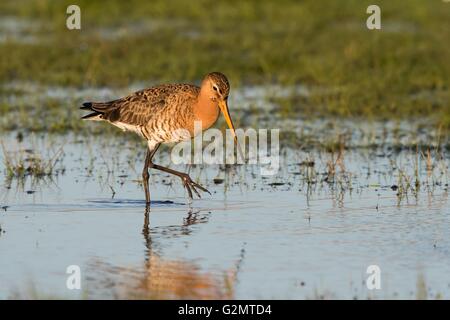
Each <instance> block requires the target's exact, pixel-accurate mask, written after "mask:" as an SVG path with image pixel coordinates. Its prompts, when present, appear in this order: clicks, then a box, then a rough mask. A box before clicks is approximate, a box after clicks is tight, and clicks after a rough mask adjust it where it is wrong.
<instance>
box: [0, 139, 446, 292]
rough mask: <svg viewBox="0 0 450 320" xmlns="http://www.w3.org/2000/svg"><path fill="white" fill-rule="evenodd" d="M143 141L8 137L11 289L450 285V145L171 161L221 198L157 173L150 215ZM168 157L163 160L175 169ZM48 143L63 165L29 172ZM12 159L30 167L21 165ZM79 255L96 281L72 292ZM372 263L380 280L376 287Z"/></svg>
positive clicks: (0, 262) (5, 272)
mask: <svg viewBox="0 0 450 320" xmlns="http://www.w3.org/2000/svg"><path fill="white" fill-rule="evenodd" d="M129 138H130V137H129V136H128V135H124V137H123V138H114V139H108V138H106V137H103V136H98V137H91V138H86V137H83V138H80V137H77V136H74V135H66V136H51V135H42V136H39V135H37V136H34V137H29V139H26V140H24V141H22V142H18V140H17V135H15V134H8V135H5V137H3V139H2V144H3V149H4V153H3V156H2V157H3V158H2V160H3V161H2V162H1V164H0V166H1V171H2V172H4V174H3V176H2V186H1V193H0V194H1V197H0V205H1V206H2V210H1V212H0V226H1V229H2V231H1V233H0V252H1V259H0V282H1V283H2V290H1V292H0V296H1V298H10V297H30V298H36V297H61V298H157V299H158V298H159V299H160V298H238V299H239V298H256V299H259V298H265V299H270V298H287V299H303V298H344V299H353V298H358V299H367V298H408V299H415V298H425V297H427V298H431V299H435V298H448V297H449V295H450V278H448V274H450V240H449V239H450V234H449V233H450V231H449V230H450V209H449V204H448V180H449V177H448V165H449V158H448V155H446V153H445V150H441V151H433V152H428V151H424V152H422V151H418V150H417V149H412V148H404V149H401V148H392V147H389V148H385V149H380V148H349V147H347V148H341V149H339V150H337V151H328V152H327V151H323V150H322V151H321V150H319V149H309V150H301V149H295V148H291V147H285V148H282V150H281V159H282V160H281V163H280V165H281V168H280V170H279V171H278V173H277V174H276V175H273V176H262V175H261V174H260V167H259V166H258V165H239V166H227V167H225V166H221V165H197V166H181V165H179V166H172V167H174V168H176V169H179V170H183V171H186V172H187V171H189V172H190V174H191V177H192V178H193V179H194V180H195V181H198V182H199V183H201V184H203V185H204V186H205V187H207V188H208V189H209V190H210V191H211V193H212V195H211V196H210V195H208V194H205V195H204V196H203V198H202V199H196V200H194V201H193V202H192V203H189V201H188V200H187V194H186V193H185V191H184V190H183V188H182V187H181V183H180V181H178V178H176V177H175V178H174V177H170V176H167V175H166V174H161V173H159V172H152V173H151V179H150V190H151V196H152V200H153V202H152V205H151V209H150V210H149V211H147V210H146V208H145V204H144V201H143V191H142V186H141V183H140V179H141V177H140V172H141V168H142V163H143V157H144V150H145V149H144V148H143V145H142V144H141V143H140V142H137V141H135V140H133V139H129ZM61 150H62V151H61ZM117 150H120V152H118V151H117ZM169 152H170V149H169V148H166V149H163V150H162V152H161V154H158V157H157V159H156V162H157V163H158V162H159V163H161V164H164V165H168V164H169V163H170V159H169ZM36 153H38V154H40V155H41V157H42V158H43V159H48V161H51V162H52V164H51V170H49V169H48V168H49V167H46V168H47V169H45V165H43V167H44V169H43V170H42V173H41V175H37V174H32V173H31V172H28V171H29V170H31V169H30V167H27V163H30V162H31V161H33V160H32V159H34V157H33V155H35V154H36ZM5 157H6V158H9V159H10V163H11V162H14V161H16V162H19V161H23V162H24V163H25V165H24V170H25V173H24V174H23V175H20V173H17V172H15V173H14V172H13V173H11V174H10V175H8V168H7V165H6V164H5V163H6V162H5ZM42 162H43V163H44V164H45V163H47V162H46V161H45V160H42ZM27 170H28V171H27ZM45 170H47V171H45ZM27 172H28V173H27ZM69 265H78V266H79V267H80V269H81V276H82V289H81V290H68V289H67V287H66V280H67V277H68V276H69V275H68V274H66V269H67V267H68V266H69ZM369 265H377V266H379V267H380V269H381V289H380V290H368V289H367V286H366V283H365V281H366V279H367V277H368V276H369V275H368V274H366V270H367V267H368V266H369Z"/></svg>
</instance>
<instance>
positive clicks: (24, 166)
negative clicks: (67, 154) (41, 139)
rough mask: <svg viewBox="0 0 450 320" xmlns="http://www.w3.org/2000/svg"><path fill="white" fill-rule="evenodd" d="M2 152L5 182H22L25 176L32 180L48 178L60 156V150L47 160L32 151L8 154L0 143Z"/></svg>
mask: <svg viewBox="0 0 450 320" xmlns="http://www.w3.org/2000/svg"><path fill="white" fill-rule="evenodd" d="M0 144H1V147H2V151H3V162H4V167H5V176H6V181H11V180H13V179H15V178H16V179H19V180H23V179H25V178H26V177H27V176H31V177H34V178H44V177H49V176H51V175H52V174H53V173H54V168H55V165H56V163H57V161H58V160H59V159H60V157H61V156H62V153H63V151H62V148H60V149H59V150H58V151H57V152H55V153H54V154H53V155H52V156H49V157H48V158H46V157H44V156H42V155H40V154H38V153H36V152H34V151H33V150H20V151H18V152H10V151H7V150H6V147H5V145H4V144H3V142H1V143H0Z"/></svg>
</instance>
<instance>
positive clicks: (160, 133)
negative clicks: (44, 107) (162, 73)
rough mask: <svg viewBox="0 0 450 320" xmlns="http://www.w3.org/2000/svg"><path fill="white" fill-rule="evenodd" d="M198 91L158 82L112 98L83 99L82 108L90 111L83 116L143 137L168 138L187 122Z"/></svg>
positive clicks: (188, 86)
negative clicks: (105, 100) (111, 99)
mask: <svg viewBox="0 0 450 320" xmlns="http://www.w3.org/2000/svg"><path fill="white" fill-rule="evenodd" d="M199 92H200V88H199V87H197V86H194V85H190V84H165V85H159V86H156V87H151V88H148V89H143V90H140V91H137V92H134V93H132V94H130V95H128V96H126V97H123V98H120V99H117V100H113V101H108V102H86V103H84V104H83V107H82V109H87V110H91V111H93V113H91V114H89V115H87V116H85V117H83V119H87V120H97V121H98V120H105V121H108V122H110V123H112V124H113V125H116V126H117V127H119V128H121V129H123V130H128V131H135V132H137V133H138V134H140V135H141V136H143V137H144V138H146V139H147V140H150V139H152V140H161V141H164V140H170V136H169V133H170V132H171V131H174V130H177V129H184V128H185V127H186V126H187V125H188V123H190V122H191V120H192V117H193V109H192V108H193V105H194V104H195V103H196V100H197V96H198V94H199Z"/></svg>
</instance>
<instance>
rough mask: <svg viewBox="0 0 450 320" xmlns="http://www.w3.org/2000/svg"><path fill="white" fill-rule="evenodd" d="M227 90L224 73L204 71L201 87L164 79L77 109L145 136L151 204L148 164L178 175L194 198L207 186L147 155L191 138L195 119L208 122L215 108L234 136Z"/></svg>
mask: <svg viewBox="0 0 450 320" xmlns="http://www.w3.org/2000/svg"><path fill="white" fill-rule="evenodd" d="M229 92H230V85H229V83H228V80H227V78H226V77H225V75H223V74H222V73H219V72H212V73H209V74H208V75H206V76H205V78H204V79H203V81H202V83H201V86H200V87H197V86H195V85H191V84H163V85H159V86H156V87H152V88H148V89H144V90H141V91H137V92H135V93H132V94H130V95H129V96H126V97H124V98H121V99H117V100H113V101H109V102H85V103H83V106H82V107H81V109H84V110H90V111H93V112H92V113H90V114H88V115H86V116H84V117H82V119H85V120H94V121H106V122H109V123H111V124H112V125H114V126H116V127H119V128H120V129H122V130H124V131H132V132H135V133H137V134H138V135H139V136H140V137H142V138H144V139H145V140H146V141H147V145H148V149H147V154H146V157H145V164H144V170H143V172H142V179H143V184H144V191H145V200H146V203H147V205H148V204H150V192H149V188H148V180H149V172H148V170H149V168H152V169H157V170H161V171H164V172H167V173H170V174H174V175H176V176H178V177H180V178H181V180H182V183H183V185H184V187H185V188H186V190H187V192H188V195H189V198H190V199H192V190H193V191H194V192H195V194H196V195H197V196H198V197H200V194H199V192H198V191H197V189H200V190H202V191H205V192H208V193H209V191H208V190H206V189H205V188H204V187H202V186H201V185H199V184H198V183H196V182H194V181H192V179H191V178H190V177H189V175H188V174H186V173H183V172H179V171H175V170H172V169H170V168H166V167H163V166H160V165H157V164H155V163H153V162H152V158H153V156H154V155H155V153H156V151H157V150H158V147H159V146H160V145H161V143H171V142H180V141H183V140H188V139H191V138H193V137H194V134H197V132H195V133H194V123H195V122H196V121H200V123H201V128H202V131H203V130H206V129H208V128H209V127H211V126H212V125H213V124H214V123H215V122H216V120H217V118H218V116H219V110H220V111H222V113H223V115H224V117H225V121H226V123H227V125H228V127H229V128H230V130H231V132H232V134H233V135H234V137H235V141H236V134H235V131H234V125H233V121H232V120H231V117H230V112H229V110H228V104H227V100H228V94H229ZM180 133H185V134H180ZM236 142H237V141H236Z"/></svg>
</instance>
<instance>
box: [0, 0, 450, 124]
mask: <svg viewBox="0 0 450 320" xmlns="http://www.w3.org/2000/svg"><path fill="white" fill-rule="evenodd" d="M373 3H374V1H372V0H370V1H365V0H345V1H335V0H319V1H318V0H311V1H256V0H255V1H234V0H232V1H217V0H216V1H209V0H208V1H206V0H205V1H181V0H174V1H158V0H153V1H136V0H128V1H120V0H113V1H91V0H84V1H83V0H78V1H75V2H74V1H72V0H69V1H56V0H55V1H51V0H35V1H31V0H30V1H17V0H2V1H1V2H0V19H1V22H0V57H1V60H0V82H1V84H2V87H1V89H0V95H1V100H0V112H1V114H2V116H4V115H6V114H7V113H8V112H9V111H12V110H15V111H17V110H21V112H22V115H24V117H27V115H30V112H31V111H30V110H37V111H33V112H34V113H33V112H32V113H31V114H32V115H33V116H39V115H40V114H41V112H46V113H47V114H49V113H51V114H52V115H53V117H54V118H55V119H64V121H60V123H59V124H58V125H56V127H55V128H54V129H55V130H58V129H61V130H64V129H67V128H68V129H76V128H77V124H75V122H74V123H71V121H70V120H68V119H69V118H70V119H71V118H73V115H74V114H73V113H71V112H75V113H76V112H77V110H74V111H67V110H68V108H61V103H60V101H56V102H55V101H54V100H52V98H49V99H44V100H43V101H42V102H41V103H40V105H36V104H33V105H31V103H30V104H29V105H27V103H26V102H21V103H20V105H19V103H17V99H11V94H14V95H20V92H21V90H20V83H23V82H26V83H30V82H31V83H38V84H39V85H41V86H42V85H43V86H69V87H77V88H95V87H108V88H124V87H127V86H130V85H131V84H133V83H137V82H142V83H143V84H148V85H151V84H155V83H159V82H197V83H198V81H200V79H201V78H202V76H203V75H204V74H206V73H208V72H210V71H221V72H223V73H225V74H226V75H227V76H228V77H229V78H230V81H231V84H232V87H233V88H237V87H243V86H249V85H273V84H276V85H280V86H286V87H287V88H289V87H292V86H296V85H301V86H304V87H306V88H308V89H310V94H308V95H298V94H295V93H293V94H290V95H288V96H284V97H273V98H272V99H271V103H275V104H277V105H278V106H279V108H278V110H279V112H280V113H281V114H283V115H284V116H286V117H300V116H301V117H307V118H314V117H324V116H325V117H326V116H332V117H336V116H337V117H343V118H352V119H353V118H355V119H357V118H361V117H363V118H364V119H376V120H387V119H413V118H427V119H429V121H430V124H431V125H433V126H439V128H441V129H443V130H444V131H445V130H448V128H449V124H450V106H449V101H450V99H449V98H450V95H449V74H450V70H449V69H450V63H449V62H450V3H447V2H444V1H442V0H428V1H423V0H408V1H399V0H396V1H392V0H390V1H376V4H378V5H379V6H380V7H381V22H382V29H381V30H368V29H367V28H366V19H367V17H368V16H369V15H368V14H367V13H366V8H367V6H368V5H370V4H373ZM70 4H77V5H79V6H80V8H81V26H82V29H81V30H68V29H67V28H66V18H67V16H68V15H67V14H66V8H67V6H68V5H70ZM11 83H15V84H19V85H15V86H9V85H8V84H11ZM232 90H233V89H232ZM231 94H233V91H232V92H231ZM111 98H113V97H111ZM74 100H76V101H70V99H69V101H67V106H69V105H71V106H73V105H74V104H76V103H79V102H80V101H79V99H74ZM43 106H45V108H44V107H43ZM52 108H53V109H54V111H50V110H52ZM44 109H45V111H43V110H44ZM68 112H69V113H68ZM28 117H29V116H28ZM19 118H20V117H16V119H17V120H16V121H20V120H19ZM77 119H78V118H77ZM23 121H24V124H22V127H27V126H30V127H33V121H30V120H29V119H28V120H23ZM27 121H28V122H27ZM42 126H43V129H46V130H49V128H47V127H46V126H47V125H42ZM42 126H37V127H36V128H35V129H39V128H41V127H42ZM2 127H3V129H5V128H6V129H14V128H16V127H17V123H16V125H13V124H12V123H11V121H7V123H6V122H5V121H4V122H3V125H2ZM52 128H53V127H52ZM50 129H51V128H50ZM441 129H440V130H441Z"/></svg>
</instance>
